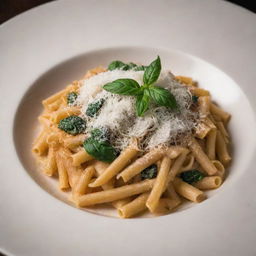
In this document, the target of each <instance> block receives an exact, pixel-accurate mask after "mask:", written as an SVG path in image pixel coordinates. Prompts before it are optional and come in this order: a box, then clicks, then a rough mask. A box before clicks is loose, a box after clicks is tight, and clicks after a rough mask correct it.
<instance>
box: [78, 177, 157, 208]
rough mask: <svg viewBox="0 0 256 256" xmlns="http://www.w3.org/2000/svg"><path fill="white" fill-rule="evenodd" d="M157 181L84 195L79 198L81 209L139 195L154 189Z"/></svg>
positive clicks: (147, 181)
mask: <svg viewBox="0 0 256 256" xmlns="http://www.w3.org/2000/svg"><path fill="white" fill-rule="evenodd" d="M154 182H155V179H152V180H145V181H142V182H139V183H136V184H131V185H126V186H122V187H120V188H114V189H110V190H106V191H102V192H96V193H92V194H88V195H84V196H81V197H79V198H78V205H79V206H80V207H84V206H89V205H95V204H101V203H107V202H113V201H116V200H119V199H123V198H127V197H129V196H133V195H138V194H140V193H144V192H147V191H149V190H150V189H152V187H153V185H154Z"/></svg>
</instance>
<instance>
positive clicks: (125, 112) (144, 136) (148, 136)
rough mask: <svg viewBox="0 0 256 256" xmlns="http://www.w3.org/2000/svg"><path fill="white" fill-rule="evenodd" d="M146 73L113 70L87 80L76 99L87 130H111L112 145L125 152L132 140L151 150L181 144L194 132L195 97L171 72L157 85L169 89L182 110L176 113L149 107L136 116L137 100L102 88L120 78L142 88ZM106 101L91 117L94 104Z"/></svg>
mask: <svg viewBox="0 0 256 256" xmlns="http://www.w3.org/2000/svg"><path fill="white" fill-rule="evenodd" d="M143 74H144V72H143V71H133V70H129V71H123V70H114V71H107V72H103V73H100V74H97V75H95V76H93V77H91V78H89V79H86V80H84V83H83V85H82V87H81V89H80V94H79V97H78V99H77V102H76V103H77V104H78V105H79V106H80V107H81V111H82V115H81V117H82V118H84V119H85V120H86V121H87V131H86V132H90V131H91V130H92V129H94V128H104V129H108V130H109V132H110V143H111V144H112V145H113V146H114V147H115V148H117V149H119V150H123V149H124V148H125V147H126V146H127V145H128V143H129V141H130V139H131V137H137V138H138V139H139V141H140V147H141V149H142V150H150V149H152V148H155V147H157V146H158V145H163V144H164V145H167V146H169V145H171V144H180V143H181V142H182V141H184V140H185V138H186V137H187V136H189V135H190V134H191V133H192V130H193V128H194V127H195V125H196V123H197V121H198V113H197V112H194V111H192V110H190V106H191V104H192V97H191V94H190V92H189V90H188V88H187V87H186V86H185V85H183V84H180V83H179V82H178V81H177V80H175V79H174V75H173V74H172V73H171V72H170V71H162V72H161V74H160V77H159V79H158V80H157V82H156V83H155V85H156V86H160V87H163V88H165V89H167V90H169V91H170V92H171V93H172V94H173V95H174V97H175V99H176V101H177V103H178V105H179V108H178V110H176V111H173V110H171V109H167V108H165V107H159V106H156V105H155V104H154V103H151V104H150V107H149V110H148V111H147V112H146V113H145V116H144V117H138V116H136V111H135V97H134V96H123V95H116V94H111V93H110V92H107V91H105V90H103V89H102V87H103V86H104V85H105V84H106V83H109V82H112V81H114V80H116V79H120V78H131V79H134V80H136V81H137V82H138V83H139V84H140V85H141V84H142V83H143ZM102 98H103V99H104V100H105V101H104V104H103V106H102V108H101V109H100V110H99V112H98V113H97V116H96V117H93V118H92V117H88V116H87V115H86V109H87V107H88V104H90V103H92V102H93V101H96V100H99V99H102Z"/></svg>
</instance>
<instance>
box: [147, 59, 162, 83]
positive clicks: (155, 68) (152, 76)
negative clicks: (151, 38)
mask: <svg viewBox="0 0 256 256" xmlns="http://www.w3.org/2000/svg"><path fill="white" fill-rule="evenodd" d="M160 72H161V61H160V58H159V56H157V59H156V60H154V61H153V62H152V63H151V64H150V65H149V66H148V67H146V69H145V73H144V76H143V82H144V84H146V85H151V84H153V83H154V82H155V81H156V80H157V79H158V77H159V75H160Z"/></svg>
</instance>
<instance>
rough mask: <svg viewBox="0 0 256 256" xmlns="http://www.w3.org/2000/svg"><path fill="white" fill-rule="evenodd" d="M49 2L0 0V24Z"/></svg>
mask: <svg viewBox="0 0 256 256" xmlns="http://www.w3.org/2000/svg"><path fill="white" fill-rule="evenodd" d="M59 1H61V0H59ZM205 1H206V0H205ZM208 1H209V0H208ZM222 1H224V0H222ZM47 2H52V0H0V24H2V23H3V22H5V21H7V20H9V19H11V18H12V17H14V16H16V15H18V14H20V13H22V12H25V11H26V10H29V9H31V8H33V7H35V6H38V5H41V4H44V3H47ZM228 2H232V3H235V4H238V5H240V6H242V7H244V8H246V9H248V10H250V11H252V12H254V13H256V4H255V1H253V0H251V1H242V0H232V1H228ZM0 256H4V255H3V254H1V252H0Z"/></svg>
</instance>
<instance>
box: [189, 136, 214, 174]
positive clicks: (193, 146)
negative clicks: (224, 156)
mask: <svg viewBox="0 0 256 256" xmlns="http://www.w3.org/2000/svg"><path fill="white" fill-rule="evenodd" d="M188 146H189V148H190V150H191V151H192V153H193V154H194V156H195V158H196V160H197V161H198V163H199V164H200V165H201V166H202V167H203V169H204V170H205V171H206V172H207V173H208V174H209V175H214V174H215V173H216V172H217V169H216V167H215V166H214V165H213V164H212V162H211V161H210V159H209V158H208V156H207V155H206V154H205V153H204V151H203V150H202V148H201V147H200V146H199V144H198V143H197V141H196V140H195V139H191V142H190V143H189V145H188Z"/></svg>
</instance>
